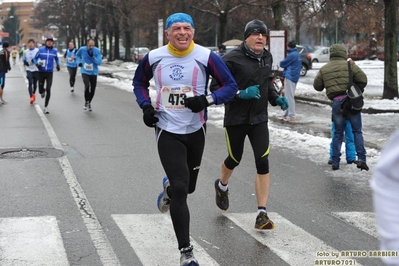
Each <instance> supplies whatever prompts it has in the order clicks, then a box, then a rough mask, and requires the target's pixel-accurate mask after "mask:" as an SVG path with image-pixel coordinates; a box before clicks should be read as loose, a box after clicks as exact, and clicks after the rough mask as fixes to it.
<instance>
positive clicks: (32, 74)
mask: <svg viewBox="0 0 399 266" xmlns="http://www.w3.org/2000/svg"><path fill="white" fill-rule="evenodd" d="M28 47H29V49H28V50H25V52H24V54H23V57H22V61H23V62H24V65H25V70H26V78H27V79H28V91H29V97H30V103H31V104H33V103H34V102H35V100H36V89H37V81H38V80H39V74H38V69H37V67H36V66H35V64H34V63H33V58H35V56H36V54H37V52H38V51H39V49H38V48H37V47H36V43H35V40H33V39H29V41H28Z"/></svg>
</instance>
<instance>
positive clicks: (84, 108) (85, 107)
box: [83, 102, 89, 111]
mask: <svg viewBox="0 0 399 266" xmlns="http://www.w3.org/2000/svg"><path fill="white" fill-rule="evenodd" d="M88 104H89V103H88V102H85V105H83V110H85V111H86V110H87V105H88Z"/></svg>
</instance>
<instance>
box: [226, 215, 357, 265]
mask: <svg viewBox="0 0 399 266" xmlns="http://www.w3.org/2000/svg"><path fill="white" fill-rule="evenodd" d="M223 215H225V216H226V217H227V218H229V219H230V220H231V221H233V222H234V223H235V224H236V225H238V226H239V227H240V228H242V229H243V230H244V231H245V232H247V233H248V234H250V235H251V236H252V237H253V238H255V239H256V240H257V241H259V242H260V243H262V244H263V245H265V246H267V247H268V248H269V249H270V250H271V251H273V252H274V253H275V254H276V255H278V256H279V257H280V258H281V259H283V260H284V261H285V262H287V263H288V264H289V265H292V266H303V265H310V264H309V263H310V262H312V263H313V262H314V261H315V260H320V259H334V257H333V256H331V255H332V254H333V253H334V254H340V251H338V250H336V249H334V248H333V247H331V246H329V245H327V244H326V243H324V242H323V241H322V240H320V239H318V238H317V237H315V236H313V235H311V234H310V233H307V232H306V231H305V230H303V229H302V228H300V227H299V226H297V225H295V224H293V223H291V222H290V221H289V220H287V219H285V218H284V217H282V216H281V215H279V214H278V213H274V212H268V215H269V217H270V219H271V220H272V221H273V222H274V224H275V228H274V229H273V230H256V229H255V228H254V225H255V216H254V213H224V214H223ZM319 251H320V252H327V253H328V254H329V255H330V256H328V257H327V256H317V252H319ZM338 259H342V258H338ZM345 259H350V258H345ZM312 265H313V264H312ZM356 265H358V266H359V265H361V264H360V263H358V262H356Z"/></svg>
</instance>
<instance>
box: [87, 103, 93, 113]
mask: <svg viewBox="0 0 399 266" xmlns="http://www.w3.org/2000/svg"><path fill="white" fill-rule="evenodd" d="M87 110H89V111H90V112H91V111H92V109H91V103H88V104H87Z"/></svg>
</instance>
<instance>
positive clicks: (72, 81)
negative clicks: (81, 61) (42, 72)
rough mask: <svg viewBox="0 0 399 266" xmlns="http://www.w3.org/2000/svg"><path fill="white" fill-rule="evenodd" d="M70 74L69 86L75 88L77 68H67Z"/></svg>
mask: <svg viewBox="0 0 399 266" xmlns="http://www.w3.org/2000/svg"><path fill="white" fill-rule="evenodd" d="M67 69H68V73H69V85H71V87H74V86H75V78H76V72H77V70H78V68H77V67H67Z"/></svg>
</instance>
